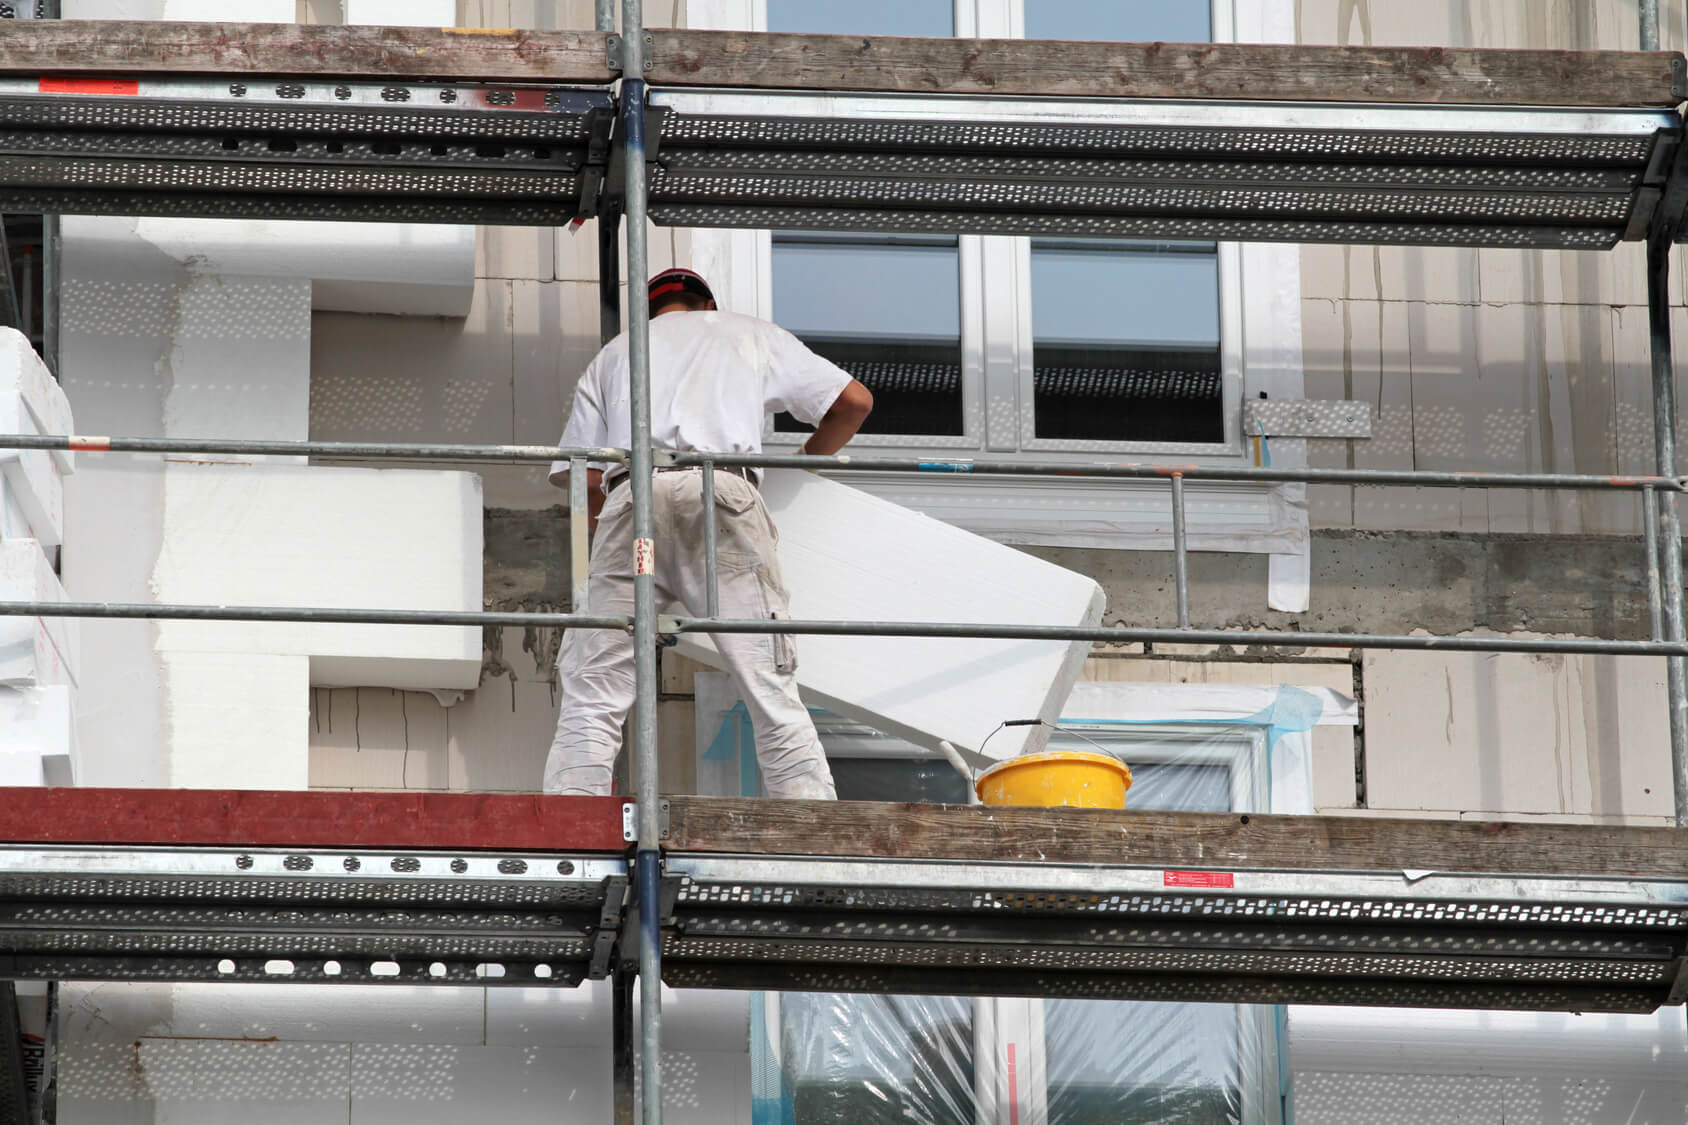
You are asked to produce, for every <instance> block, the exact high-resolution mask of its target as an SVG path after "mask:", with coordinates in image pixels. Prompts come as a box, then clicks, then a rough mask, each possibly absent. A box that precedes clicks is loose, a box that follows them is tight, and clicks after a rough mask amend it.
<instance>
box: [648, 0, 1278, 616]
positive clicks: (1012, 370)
mask: <svg viewBox="0 0 1688 1125" xmlns="http://www.w3.org/2000/svg"><path fill="white" fill-rule="evenodd" d="M1024 2H1025V0H955V28H956V35H957V36H958V37H961V38H968V37H996V38H1021V37H1023V36H1024V23H1025V21H1024V9H1023V4H1024ZM1211 4H1212V14H1211V26H1212V28H1213V39H1214V41H1215V42H1273V41H1286V42H1287V41H1293V39H1294V26H1295V24H1294V6H1293V0H1265V3H1263V4H1261V5H1260V6H1258V7H1256V6H1251V5H1242V6H1239V5H1238V4H1237V3H1236V0H1211ZM688 22H689V25H690V26H693V27H707V28H721V29H741V30H754V29H757V28H764V27H766V26H767V0H690V2H689V6H688ZM658 100H660V92H658ZM692 252H693V264H694V266H695V267H696V268H697V269H699V270H700V271H701V272H703V273H704V275H705V276H708V277H723V278H726V279H727V280H726V281H725V283H723V284H720V285H717V293H718V294H719V295H720V296H721V300H722V307H724V308H728V309H733V310H737V311H742V312H748V313H750V314H752V315H756V316H761V317H764V318H766V317H769V316H770V315H771V314H772V311H773V277H772V273H773V271H772V236H771V232H769V231H766V230H715V229H700V230H696V231H693V233H692ZM1217 256H1218V263H1219V287H1220V291H1219V310H1220V328H1219V345H1220V370H1221V378H1222V392H1221V393H1222V403H1223V409H1224V412H1225V417H1224V427H1225V429H1224V435H1225V437H1224V440H1223V441H1222V442H1219V443H1139V442H1084V443H1082V448H1078V447H1075V448H1060V446H1062V445H1065V444H1066V439H1038V438H1035V431H1034V437H1033V439H1032V441H1031V442H1030V443H1029V444H1027V445H1025V446H1024V447H1022V446H1021V444H1020V442H1019V436H1020V434H1019V430H1020V427H1021V426H1027V427H1031V426H1034V425H1035V422H1034V421H1033V420H1032V419H1030V418H1029V416H1028V412H1026V411H1023V410H1021V409H1019V407H1020V405H1021V404H1022V403H1024V404H1026V405H1029V404H1030V395H1031V386H1030V382H1031V377H1032V372H1031V365H1032V332H1031V291H1030V285H1031V279H1030V261H1031V246H1030V240H1029V239H1026V238H1023V237H1020V236H986V235H961V236H959V255H958V257H959V263H960V264H959V269H960V274H961V276H960V279H959V282H960V287H961V292H960V297H961V314H962V325H961V327H962V357H961V359H962V382H963V403H962V409H963V433H962V435H961V436H947V437H946V436H932V437H913V436H909V435H871V434H866V435H860V436H858V437H857V438H856V439H855V440H854V441H853V442H852V443H851V446H852V448H855V449H860V450H861V451H863V452H864V453H881V454H887V455H897V454H900V453H911V452H915V451H920V450H929V451H931V452H933V453H935V454H938V455H941V456H955V457H958V458H967V457H970V456H977V457H979V458H982V459H989V460H1002V461H1012V460H1015V459H1024V460H1028V461H1040V462H1072V463H1074V464H1083V463H1095V462H1098V461H1105V460H1116V459H1118V460H1130V461H1132V462H1137V463H1144V464H1192V463H1194V464H1201V465H1204V466H1214V467H1225V468H1245V467H1252V466H1254V465H1255V464H1256V451H1255V450H1254V448H1253V445H1254V443H1253V442H1252V441H1246V440H1245V439H1244V436H1243V434H1242V418H1241V413H1242V405H1243V403H1244V402H1245V401H1247V400H1248V399H1250V398H1252V397H1255V396H1256V395H1258V394H1261V393H1264V394H1267V395H1269V396H1270V397H1271V398H1273V399H1287V400H1295V399H1300V398H1302V397H1303V395H1304V376H1303V360H1302V356H1301V320H1300V316H1301V267H1300V251H1299V248H1297V247H1295V246H1293V245H1284V246H1277V245H1263V244H1239V243H1235V242H1220V243H1218V251H1217ZM1003 302H1009V303H1010V305H1011V307H1013V309H1014V313H1013V319H1012V324H1013V339H1012V345H1011V348H1010V349H1009V350H1010V352H1011V354H1008V355H1004V356H998V355H991V356H989V359H990V361H991V362H990V366H989V368H988V369H987V364H986V360H987V343H986V341H985V339H984V336H983V325H984V323H985V317H986V312H987V309H990V310H994V309H996V308H998V307H999V306H1000V305H1001V304H1002V303H1003ZM999 323H1001V322H999ZM996 338H1002V337H1001V334H1000V333H999V334H998V336H997V337H996ZM993 403H1004V404H1008V405H1009V407H1010V409H1007V410H1001V409H1000V408H999V413H1001V414H1003V415H1005V417H1004V418H1002V419H1000V420H999V424H998V426H997V427H996V428H995V430H994V431H993V428H992V426H991V419H990V417H989V407H990V405H991V404H993ZM1008 425H1012V427H1013V430H1012V431H1011V433H1010V434H1009V435H1008V436H1004V434H1003V431H1004V429H1005V427H1007V426H1008ZM1009 436H1011V437H1012V438H1013V441H1012V443H1011V442H1010V441H1009V440H1008V437H1009ZM792 437H793V435H791V434H784V435H781V434H777V433H775V432H774V431H773V422H772V419H771V418H770V419H769V420H768V422H767V424H766V431H765V434H764V441H765V447H766V448H767V449H768V450H769V452H779V453H789V452H794V451H795V450H796V449H797V448H798V445H799V444H800V441H801V436H800V435H798V436H797V437H798V440H792ZM1077 445H1078V443H1075V446H1077ZM1306 459H1307V458H1306V443H1305V442H1304V441H1295V440H1286V439H1279V440H1277V441H1274V442H1273V443H1272V447H1271V457H1270V462H1269V463H1270V464H1271V465H1272V466H1273V467H1277V468H1299V467H1302V466H1304V465H1305V464H1306ZM829 475H834V476H835V478H836V479H840V480H842V481H843V482H844V483H846V484H849V485H852V486H854V487H857V488H861V489H863V490H864V491H867V492H870V493H873V494H874V495H877V496H880V497H882V498H884V499H887V500H890V501H892V502H894V503H897V504H901V505H903V506H905V507H909V508H914V509H916V510H918V511H921V512H924V513H925V514H927V515H929V516H932V517H933V518H935V519H940V520H943V521H945V522H947V523H952V524H954V525H956V526H958V527H962V528H966V529H967V530H970V531H974V532H976V533H978V534H981V535H985V536H987V537H989V538H992V539H995V540H997V541H999V542H1003V543H1009V544H1015V545H1031V546H1053V547H1080V548H1102V549H1116V550H1117V549H1126V550H1162V551H1164V550H1167V549H1169V548H1170V547H1171V544H1172V513H1171V501H1170V495H1169V493H1168V490H1167V488H1166V486H1165V485H1164V484H1163V483H1161V482H1159V481H1117V480H1102V479H1097V478H1076V477H1068V478H1058V477H1049V476H1001V475H990V476H987V475H982V474H966V473H946V474H940V473H916V472H851V473H848V474H829ZM1185 491H1186V498H1187V499H1186V530H1187V537H1188V538H1187V542H1188V546H1189V549H1191V550H1195V551H1227V552H1240V553H1256V554H1266V555H1267V556H1268V557H1269V558H1270V560H1271V563H1272V567H1271V571H1272V582H1273V586H1272V590H1273V591H1274V593H1273V594H1272V597H1271V601H1272V604H1273V605H1274V606H1277V607H1278V608H1285V609H1295V608H1296V607H1297V605H1298V604H1299V603H1300V602H1302V601H1304V600H1305V595H1304V593H1299V591H1303V590H1304V588H1305V585H1306V578H1305V574H1304V573H1303V572H1304V571H1305V559H1306V557H1307V551H1308V544H1309V535H1308V513H1307V501H1306V487H1305V486H1304V485H1301V484H1277V485H1273V484H1266V483H1257V482H1252V481H1193V482H1189V483H1188V485H1187V486H1186V490H1185Z"/></svg>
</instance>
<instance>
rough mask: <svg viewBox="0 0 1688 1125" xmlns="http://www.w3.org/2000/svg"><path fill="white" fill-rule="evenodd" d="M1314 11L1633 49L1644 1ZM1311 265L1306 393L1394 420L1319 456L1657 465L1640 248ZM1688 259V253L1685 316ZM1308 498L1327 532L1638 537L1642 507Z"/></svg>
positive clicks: (1335, 249) (1378, 419) (1676, 40)
mask: <svg viewBox="0 0 1688 1125" xmlns="http://www.w3.org/2000/svg"><path fill="white" fill-rule="evenodd" d="M1659 7H1660V9H1661V16H1660V23H1661V27H1662V33H1661V42H1662V45H1663V46H1664V47H1665V48H1666V49H1667V50H1678V51H1680V50H1682V49H1683V44H1684V11H1683V5H1682V3H1680V0H1678V2H1674V3H1673V2H1670V0H1666V2H1665V3H1661V4H1660V5H1659ZM1297 11H1298V22H1299V37H1300V41H1301V42H1303V43H1344V44H1367V45H1378V46H1418V45H1428V46H1437V45H1441V46H1468V47H1532V48H1604V49H1634V48H1635V47H1636V46H1637V43H1638V34H1639V33H1638V23H1637V16H1636V4H1635V2H1634V0H1590V2H1587V3H1581V2H1579V3H1564V4H1561V3H1546V2H1543V0H1475V2H1473V0H1450V2H1447V3H1436V4H1428V5H1423V4H1397V3H1388V2H1385V0H1305V2H1304V3H1300V4H1298V5H1297ZM1301 260H1302V297H1303V308H1302V326H1303V337H1304V348H1305V352H1306V363H1307V384H1306V386H1307V397H1309V398H1358V399H1363V400H1366V401H1368V402H1371V403H1372V404H1373V406H1374V408H1375V410H1376V415H1375V418H1374V427H1375V429H1374V436H1373V437H1372V439H1371V440H1369V441H1358V442H1352V443H1349V442H1336V441H1313V442H1309V451H1308V452H1309V459H1310V463H1311V464H1312V465H1314V466H1325V467H1344V466H1354V467H1359V468H1379V469H1398V468H1416V469H1434V470H1493V471H1542V472H1567V473H1627V472H1650V471H1652V466H1653V461H1652V432H1653V431H1652V413H1651V401H1650V398H1651V392H1650V376H1649V370H1650V369H1649V359H1648V336H1647V290H1646V277H1645V273H1644V265H1645V252H1644V250H1643V248H1642V246H1641V244H1639V243H1628V244H1625V245H1623V246H1620V247H1619V248H1618V249H1617V250H1616V251H1615V252H1612V253H1608V254H1592V253H1577V252H1564V251H1535V250H1472V249H1445V248H1418V247H1406V248H1400V247H1375V248H1374V247H1347V246H1307V247H1303V250H1302V259H1301ZM1685 262H1688V259H1685V258H1684V256H1683V254H1682V252H1681V250H1680V249H1679V250H1678V251H1677V253H1676V255H1675V262H1674V264H1673V269H1674V271H1675V274H1674V277H1673V280H1672V287H1671V293H1672V302H1673V304H1674V305H1676V306H1678V307H1679V310H1680V306H1682V305H1683V303H1684V294H1685V293H1688V289H1685V287H1684V284H1683V277H1682V268H1683V265H1684V263H1685ZM1673 323H1674V328H1675V331H1676V332H1677V333H1678V334H1679V336H1680V334H1681V333H1682V332H1683V331H1684V330H1688V316H1685V315H1684V314H1683V313H1682V312H1681V311H1678V312H1677V313H1676V315H1675V316H1674V317H1673ZM1681 383H1682V379H1681V375H1680V367H1679V375H1678V384H1679V387H1680V386H1681ZM1679 393H1680V391H1679ZM1683 432H1688V430H1684V429H1683V428H1682V427H1681V426H1680V425H1679V433H1683ZM1679 440H1680V439H1679ZM1309 500H1310V503H1311V516H1312V519H1313V522H1314V525H1315V526H1325V527H1353V528H1367V529H1371V528H1376V529H1398V528H1412V529H1422V530H1435V531H1472V532H1479V533H1483V532H1532V533H1534V532H1544V533H1574V532H1588V533H1596V534H1603V533H1616V534H1625V535H1632V534H1637V533H1638V531H1639V527H1640V523H1639V518H1638V517H1639V502H1638V501H1637V500H1635V499H1633V498H1628V497H1617V496H1597V495H1595V494H1592V493H1587V494H1581V495H1578V494H1572V493H1558V494H1552V495H1549V494H1543V493H1521V492H1516V491H1514V492H1485V491H1482V490H1471V491H1469V492H1465V493H1459V492H1450V491H1447V490H1429V489H1424V490H1410V489H1388V490H1380V489H1362V490H1355V489H1352V488H1337V487H1318V488H1314V489H1312V490H1311V495H1310V497H1309ZM1315 596H1316V595H1315Z"/></svg>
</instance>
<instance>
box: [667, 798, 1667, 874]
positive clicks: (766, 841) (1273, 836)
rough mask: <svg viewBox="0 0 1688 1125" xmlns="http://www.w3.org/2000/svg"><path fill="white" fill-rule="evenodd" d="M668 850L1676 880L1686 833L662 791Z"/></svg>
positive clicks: (1469, 822)
mask: <svg viewBox="0 0 1688 1125" xmlns="http://www.w3.org/2000/svg"><path fill="white" fill-rule="evenodd" d="M669 817H670V820H669V836H668V839H667V841H666V843H665V846H666V847H667V848H669V849H670V850H673V851H684V852H715V853H740V854H749V855H828V856H855V857H867V858H875V857H881V858H898V859H901V858H916V859H945V860H972V861H977V862H997V861H1006V862H1036V863H1049V864H1070V863H1117V864H1140V865H1150V866H1157V865H1158V866H1166V867H1181V868H1187V867H1197V868H1209V869H1215V870H1243V869H1249V868H1290V869H1303V870H1324V871H1402V870H1423V871H1441V872H1450V873H1453V872H1463V873H1483V872H1494V873H1501V872H1504V873H1508V874H1538V875H1546V874H1554V875H1558V874H1569V875H1584V876H1591V877H1595V876H1598V877H1613V878H1660V879H1688V831H1683V830H1679V829H1673V828H1618V827H1607V826H1589V825H1572V824H1516V823H1501V822H1474V821H1447V820H1397V819H1392V818H1391V819H1383V818H1372V817H1352V816H1259V815H1252V814H1249V815H1238V814H1230V813H1173V812H1134V811H1131V810H1129V809H1128V810H1126V811H1124V812H1114V811H1106V810H1098V809H1034V808H983V807H971V808H970V807H967V806H963V805H913V804H903V805H899V804H871V803H865V802H840V803H837V804H830V803H826V802H817V801H752V800H741V799H725V798H713V797H673V798H670V813H669Z"/></svg>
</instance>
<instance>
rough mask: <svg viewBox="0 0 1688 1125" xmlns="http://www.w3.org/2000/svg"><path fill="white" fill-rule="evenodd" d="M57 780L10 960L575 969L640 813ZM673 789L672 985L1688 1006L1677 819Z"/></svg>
mask: <svg viewBox="0 0 1688 1125" xmlns="http://www.w3.org/2000/svg"><path fill="white" fill-rule="evenodd" d="M45 792H46V794H47V795H46V796H43V793H44V791H42V790H30V791H24V790H13V791H0V839H5V840H7V841H10V842H8V843H6V844H5V845H4V846H0V903H3V908H0V976H3V977H12V978H17V979H28V978H49V979H90V978H92V979H100V978H112V979H149V980H180V981H194V980H198V981H228V982H242V981H270V982H275V981H295V982H301V983H363V984H369V983H405V984H442V985H448V984H487V985H523V986H528V987H568V986H573V985H576V984H578V983H580V981H582V980H585V979H588V978H590V977H598V976H603V975H605V973H607V972H608V971H609V969H610V968H611V967H612V965H613V964H614V963H615V962H616V959H617V958H619V957H622V956H624V955H625V952H626V950H628V949H630V948H631V943H632V936H631V935H632V932H633V929H634V928H635V920H634V918H633V917H632V911H631V910H630V909H629V908H628V906H627V895H626V886H627V875H628V856H627V854H626V848H628V847H629V846H630V845H629V844H628V843H627V842H626V841H625V840H624V839H623V837H624V835H625V834H626V833H625V832H624V830H623V827H622V825H623V815H624V813H623V810H624V808H625V807H627V806H626V805H625V802H624V801H622V800H621V799H619V798H604V799H578V798H577V799H568V798H547V797H516V796H504V797H492V796H450V795H437V796H428V797H417V796H413V795H372V794H350V793H306V794H280V793H277V794H267V793H204V792H185V793H179V792H168V793H166V792H155V793H146V792H136V791H124V790H57V791H45ZM669 806H670V807H669V813H668V815H669V818H670V830H669V838H668V850H667V851H666V852H665V853H664V855H663V865H664V867H663V880H664V887H665V893H664V910H665V916H664V917H663V919H662V933H663V953H664V957H663V978H664V980H665V981H666V982H667V983H668V984H670V985H673V986H676V987H702V988H764V989H787V990H796V991H828V992H848V991H863V992H915V993H928V994H929V993H954V994H976V995H1041V996H1069V997H1113V998H1135V999H1154V1000H1186V1001H1191V1000H1193V1001H1214V1002H1225V1003H1234V1002H1238V1001H1255V1002H1263V1003H1288V1002H1298V1003H1324V1004H1367V1005H1374V1004H1384V1005H1406V1006H1430V1007H1474V1008H1526V1009H1553V1010H1567V1011H1618V1012H1644V1011H1650V1010H1652V1009H1654V1008H1656V1007H1658V1006H1659V1005H1661V1004H1666V1003H1677V1002H1680V1001H1681V1000H1682V998H1683V988H1684V964H1685V962H1684V955H1685V952H1688V864H1685V863H1684V860H1688V845H1685V844H1684V843H1683V842H1681V839H1680V834H1678V833H1675V832H1672V831H1669V830H1662V829H1612V828H1604V827H1603V828H1592V827H1577V826H1541V825H1500V824H1469V823H1457V822H1413V821H1399V820H1369V819H1361V818H1352V817H1258V816H1256V817H1246V816H1233V815H1219V814H1206V815H1203V814H1169V813H1132V812H1128V813H1113V812H1099V811H1096V810H1061V809H1054V810H1048V809H1037V810H1032V809H980V808H967V807H962V806H934V805H884V804H851V803H845V804H830V803H811V802H766V801H761V802H757V801H737V800H716V799H710V798H680V797H677V798H672V799H671V800H670V801H669ZM149 826H151V827H149ZM160 826H167V827H160ZM335 838H338V839H340V840H341V841H343V843H341V844H340V845H339V846H332V845H331V843H330V841H331V840H333V839H335ZM423 841H426V842H427V846H425V847H423V846H417V845H418V844H419V843H421V842H423ZM381 845H384V846H381ZM817 852H827V853H830V854H815V853H817ZM1396 854H1399V855H1412V856H1413V857H1414V860H1413V862H1415V863H1427V864H1430V865H1431V867H1429V868H1421V869H1411V870H1408V869H1402V868H1399V867H1395V866H1393V865H1392V863H1391V861H1390V860H1389V859H1388V858H1386V857H1390V856H1393V855H1396ZM1549 867H1551V868H1552V869H1553V870H1552V873H1545V871H1546V869H1547V868H1549Z"/></svg>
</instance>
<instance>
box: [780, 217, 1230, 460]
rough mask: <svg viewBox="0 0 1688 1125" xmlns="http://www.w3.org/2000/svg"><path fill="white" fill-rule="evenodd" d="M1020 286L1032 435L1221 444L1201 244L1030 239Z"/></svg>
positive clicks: (1213, 279) (1212, 296) (1215, 335)
mask: <svg viewBox="0 0 1688 1125" xmlns="http://www.w3.org/2000/svg"><path fill="white" fill-rule="evenodd" d="M1031 290H1032V363H1031V367H1032V370H1031V384H1032V389H1031V396H1030V397H1031V400H1032V415H1031V416H1032V424H1033V433H1034V434H1035V436H1036V437H1037V438H1039V439H1051V438H1053V439H1056V440H1063V439H1064V440H1068V441H1074V442H1115V441H1125V442H1179V443H1185V442H1198V443H1199V442H1206V443H1213V444H1218V443H1221V442H1223V441H1224V440H1225V400H1224V392H1223V389H1222V386H1221V374H1220V352H1219V263H1218V257H1217V248H1216V247H1215V246H1214V245H1213V244H1212V243H1210V242H1191V243H1176V242H1174V243H1131V242H1105V241H1098V240H1080V239H1072V240H1066V241H1057V240H1053V239H1034V240H1033V241H1032V244H1031ZM776 294H777V290H776Z"/></svg>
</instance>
